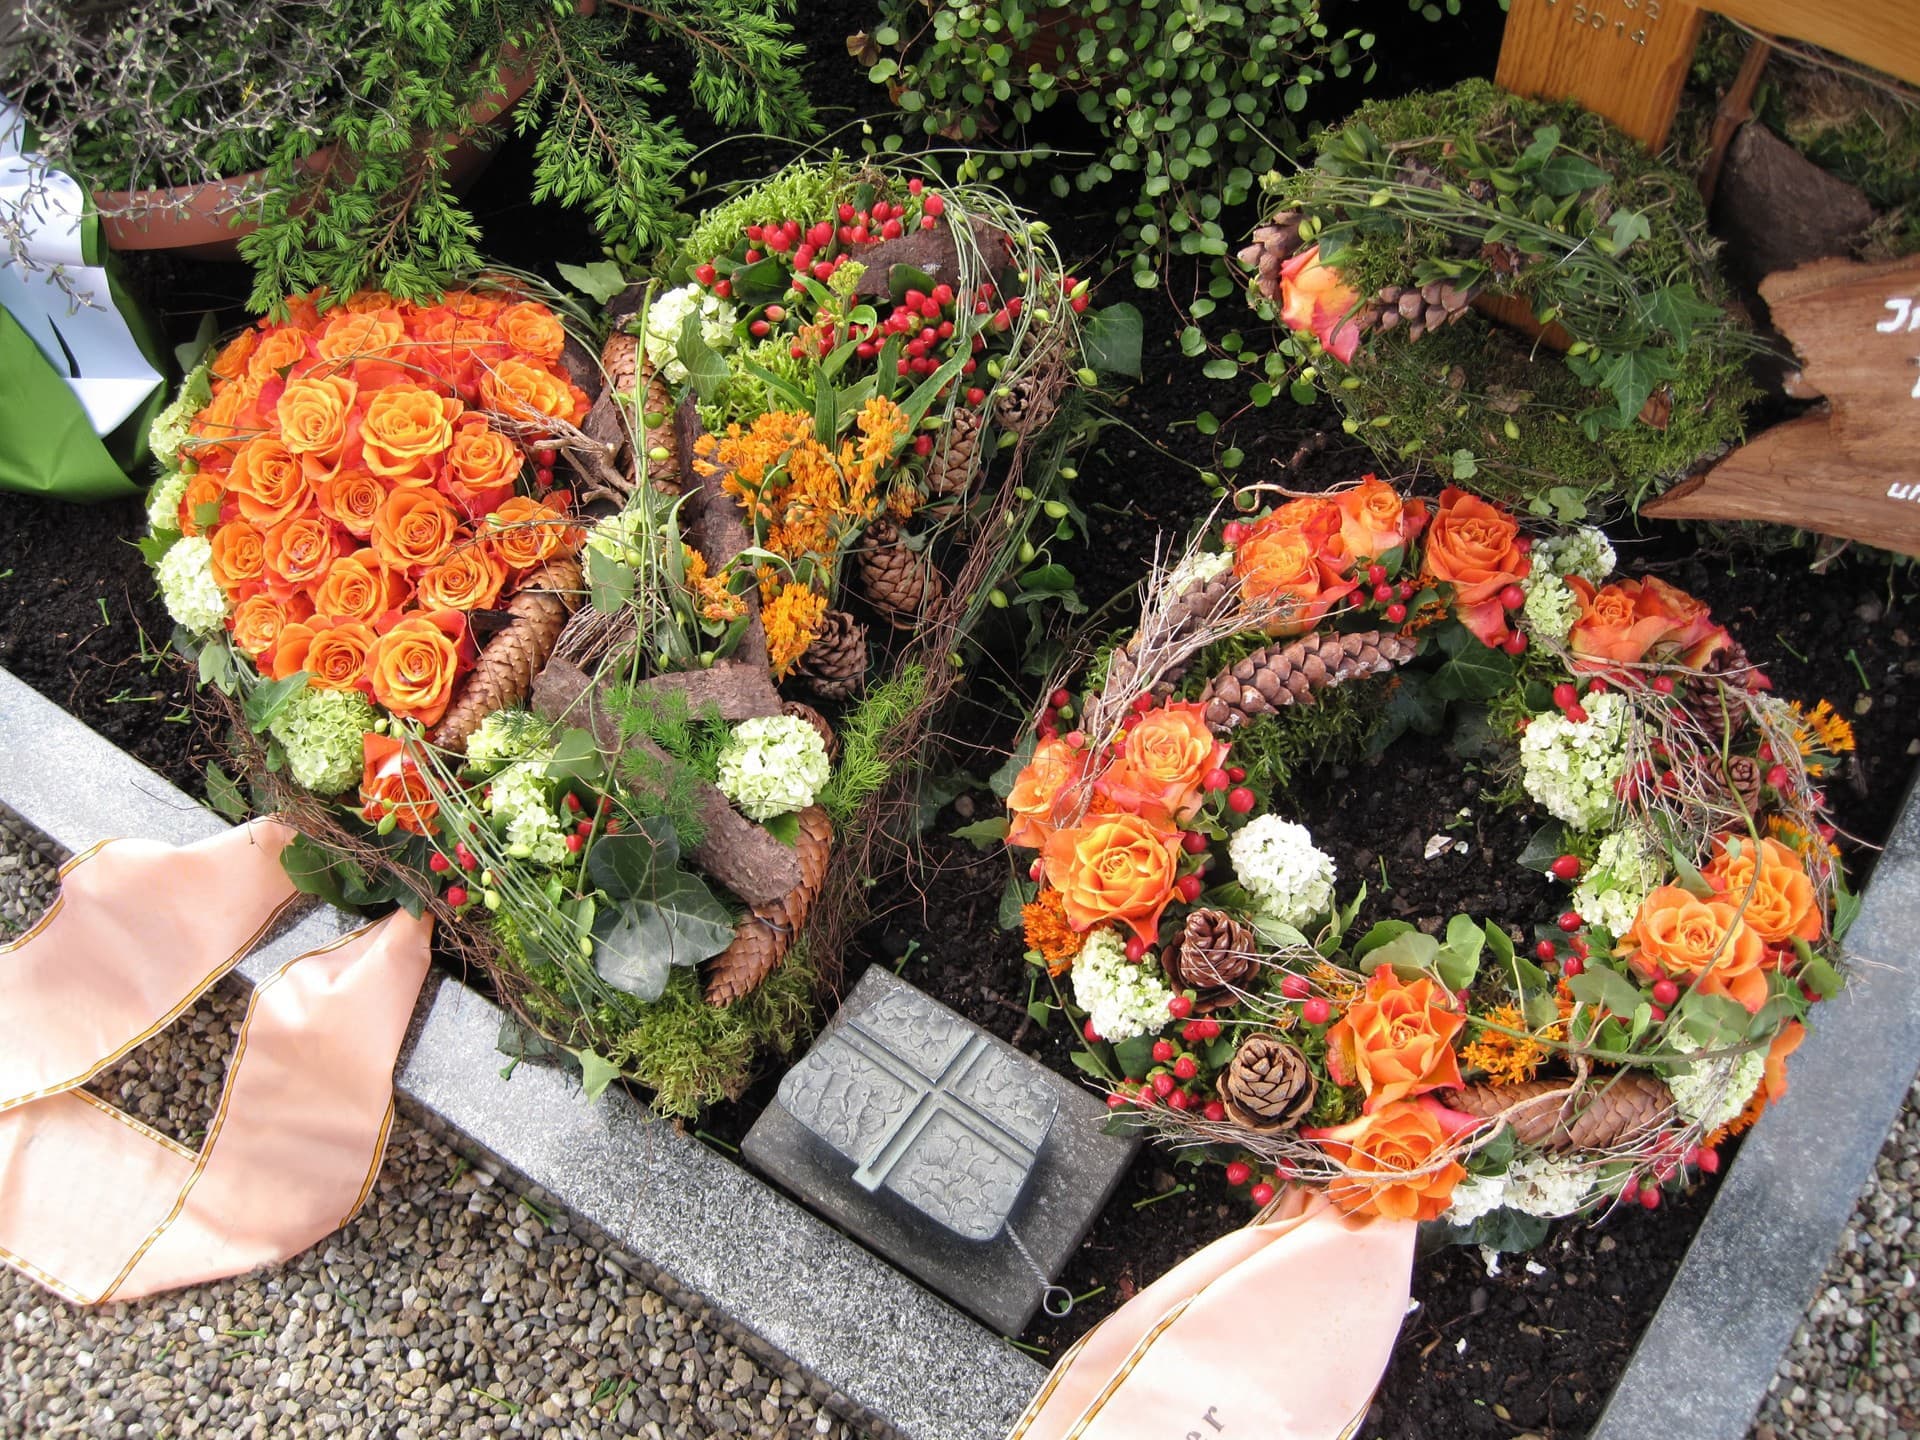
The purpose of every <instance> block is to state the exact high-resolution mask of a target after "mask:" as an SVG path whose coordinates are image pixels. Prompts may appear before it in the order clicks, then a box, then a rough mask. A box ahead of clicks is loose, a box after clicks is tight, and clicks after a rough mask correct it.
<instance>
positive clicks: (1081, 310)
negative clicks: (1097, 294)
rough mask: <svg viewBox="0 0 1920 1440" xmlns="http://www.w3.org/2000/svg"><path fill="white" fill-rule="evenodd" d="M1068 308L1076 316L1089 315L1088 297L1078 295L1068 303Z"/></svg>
mask: <svg viewBox="0 0 1920 1440" xmlns="http://www.w3.org/2000/svg"><path fill="white" fill-rule="evenodd" d="M1067 307H1068V308H1069V309H1070V310H1072V311H1073V313H1074V314H1076V315H1084V314H1086V313H1087V297H1086V296H1084V295H1076V296H1074V297H1073V298H1072V299H1071V300H1069V301H1067Z"/></svg>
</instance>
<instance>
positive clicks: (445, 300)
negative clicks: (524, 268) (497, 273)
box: [440, 290, 513, 320]
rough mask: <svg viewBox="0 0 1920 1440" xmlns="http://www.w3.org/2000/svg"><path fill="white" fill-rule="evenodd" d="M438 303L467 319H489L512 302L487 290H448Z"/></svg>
mask: <svg viewBox="0 0 1920 1440" xmlns="http://www.w3.org/2000/svg"><path fill="white" fill-rule="evenodd" d="M440 303H441V304H442V305H444V306H446V307H447V309H449V310H451V311H453V313H454V314H456V315H463V316H465V317H466V318H467V319H469V320H491V319H493V318H494V316H496V315H498V314H499V313H500V312H501V311H502V310H505V309H506V308H507V306H509V305H511V304H512V303H513V302H512V301H511V300H509V299H508V298H507V297H506V296H505V295H500V294H495V293H493V292H491V291H487V290H449V291H448V292H447V293H446V295H445V296H443V297H442V298H441V301H440Z"/></svg>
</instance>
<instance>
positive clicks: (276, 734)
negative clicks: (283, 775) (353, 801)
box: [267, 686, 379, 795]
mask: <svg viewBox="0 0 1920 1440" xmlns="http://www.w3.org/2000/svg"><path fill="white" fill-rule="evenodd" d="M378 718H379V716H378V714H377V712H376V711H375V710H374V708H373V702H372V701H371V700H369V699H367V697H366V696H364V695H362V694H361V693H360V692H359V691H358V690H321V689H318V688H316V687H314V686H308V687H307V688H306V689H304V690H301V691H299V692H297V693H296V694H295V695H293V697H292V698H291V699H289V700H288V701H287V703H286V705H285V706H284V707H282V709H281V711H280V713H279V714H278V715H276V716H274V717H273V723H272V724H271V725H269V726H268V727H267V730H268V733H270V734H271V735H272V736H273V738H274V739H276V740H278V741H279V742H280V748H281V749H283V750H285V751H286V752H287V768H288V769H289V770H291V771H292V772H293V778H294V780H295V781H296V782H297V783H298V784H299V785H300V786H301V788H302V789H306V790H311V791H312V792H313V793H314V794H316V795H338V794H339V793H340V792H341V791H343V790H348V789H351V788H352V787H353V785H354V784H355V782H357V781H358V780H359V779H360V773H361V770H362V769H363V768H364V765H363V761H364V758H365V750H364V747H363V746H362V744H361V739H362V737H363V736H365V735H366V733H367V732H368V731H369V730H371V729H373V726H374V722H375V721H376V720H377V719H378Z"/></svg>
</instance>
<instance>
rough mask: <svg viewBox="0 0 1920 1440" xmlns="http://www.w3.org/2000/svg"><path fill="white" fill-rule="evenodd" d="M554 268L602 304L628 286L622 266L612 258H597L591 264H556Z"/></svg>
mask: <svg viewBox="0 0 1920 1440" xmlns="http://www.w3.org/2000/svg"><path fill="white" fill-rule="evenodd" d="M553 268H554V269H555V270H557V271H558V272H559V274H560V278H561V279H562V280H564V281H566V282H567V284H569V285H571V286H572V287H573V288H574V289H576V290H578V291H579V292H580V293H581V294H582V295H590V296H592V297H593V298H594V299H595V300H597V301H599V302H600V304H602V305H605V304H606V303H607V302H608V301H609V300H611V299H613V297H614V296H616V295H618V294H619V293H620V292H621V291H623V290H625V289H626V288H627V277H626V276H625V275H623V274H621V273H620V267H619V266H618V265H616V264H614V263H613V261H611V260H595V261H594V262H593V263H592V264H590V265H555V266H554V267H553Z"/></svg>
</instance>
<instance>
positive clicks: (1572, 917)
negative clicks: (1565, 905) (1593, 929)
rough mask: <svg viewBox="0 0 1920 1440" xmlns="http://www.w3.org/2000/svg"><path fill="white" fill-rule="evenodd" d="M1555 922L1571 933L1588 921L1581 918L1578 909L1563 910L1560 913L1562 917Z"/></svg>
mask: <svg viewBox="0 0 1920 1440" xmlns="http://www.w3.org/2000/svg"><path fill="white" fill-rule="evenodd" d="M1553 923H1554V924H1556V925H1558V926H1559V927H1560V928H1561V929H1562V930H1564V931H1566V932H1567V933H1568V934H1569V935H1571V934H1572V933H1573V932H1574V931H1576V930H1578V929H1579V928H1580V927H1581V925H1583V924H1585V923H1586V922H1585V921H1583V920H1581V918H1580V912H1579V911H1578V910H1563V911H1561V913H1560V918H1559V919H1558V920H1556V921H1554V922H1553Z"/></svg>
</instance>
